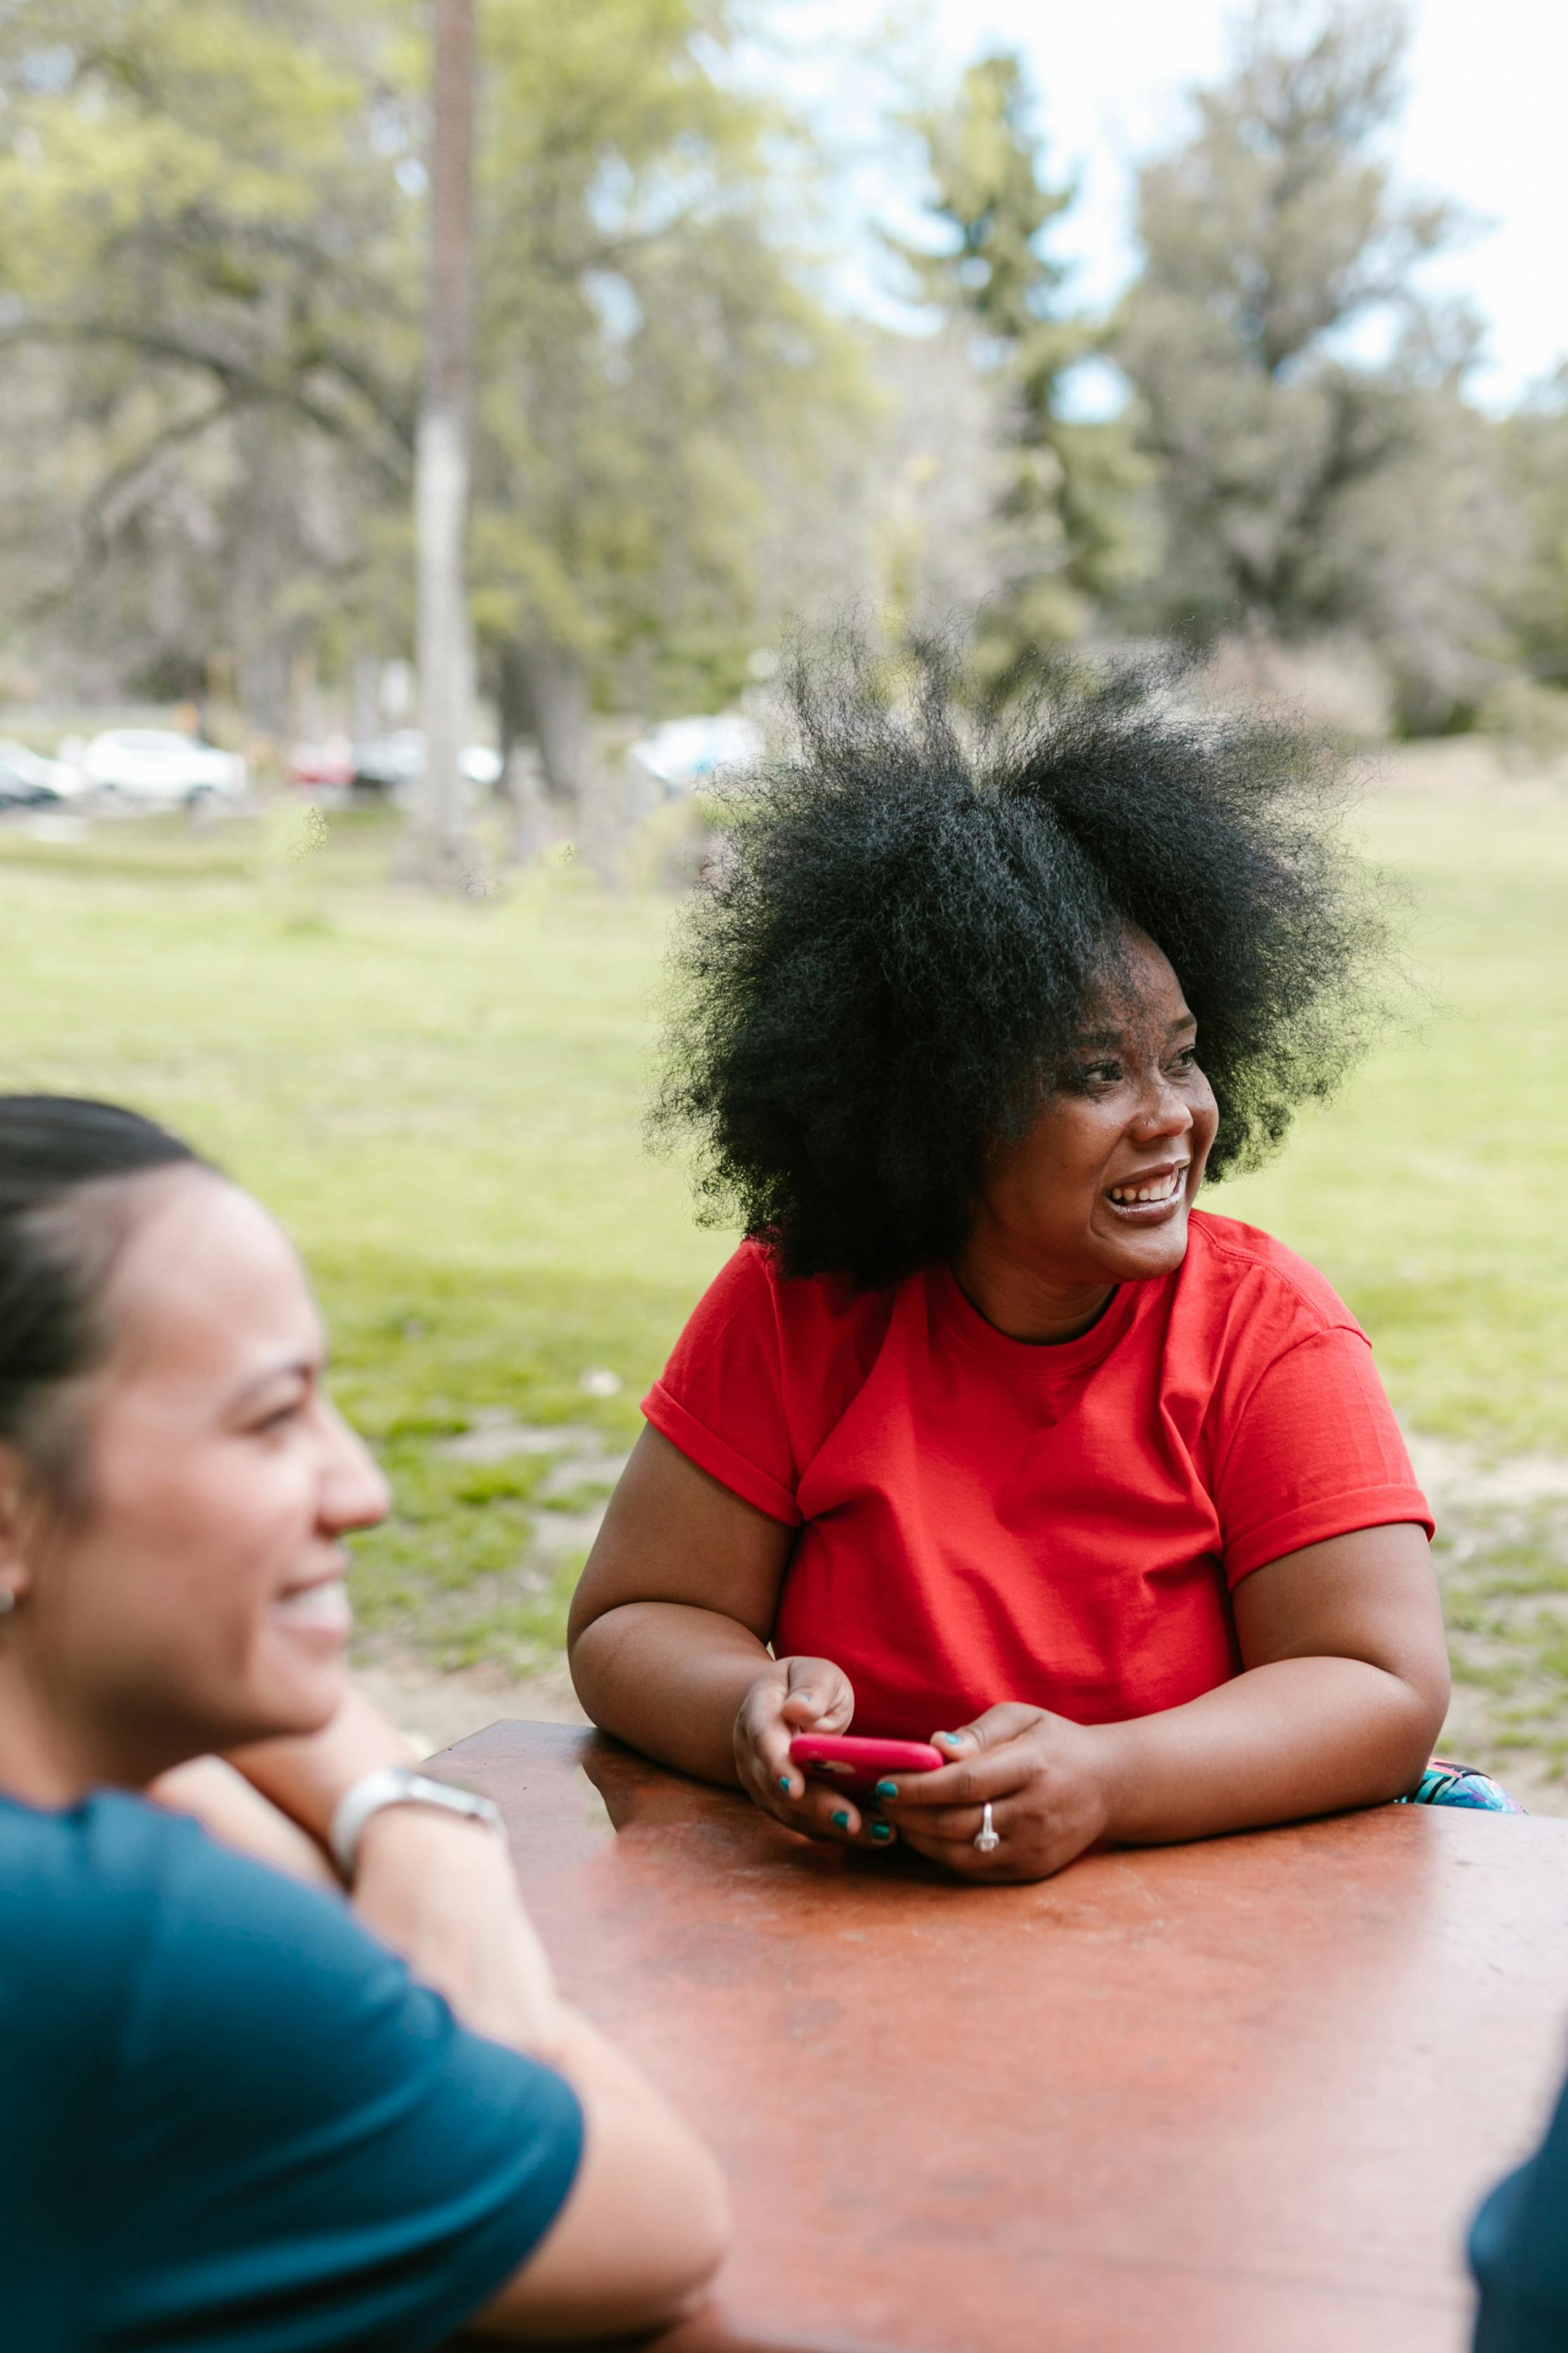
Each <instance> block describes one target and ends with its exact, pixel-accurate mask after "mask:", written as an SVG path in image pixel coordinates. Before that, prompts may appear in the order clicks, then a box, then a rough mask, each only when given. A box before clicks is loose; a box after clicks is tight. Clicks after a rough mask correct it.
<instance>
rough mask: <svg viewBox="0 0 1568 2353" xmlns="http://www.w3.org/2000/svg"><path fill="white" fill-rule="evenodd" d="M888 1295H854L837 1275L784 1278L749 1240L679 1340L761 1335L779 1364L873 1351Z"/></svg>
mask: <svg viewBox="0 0 1568 2353" xmlns="http://www.w3.org/2000/svg"><path fill="white" fill-rule="evenodd" d="M910 1280H911V1281H917V1282H918V1281H920V1280H921V1277H919V1276H915V1277H911V1278H910ZM896 1296H897V1293H896V1291H857V1290H856V1289H855V1288H854V1286H853V1285H852V1284H851V1283H850V1282H848V1281H847V1278H846V1277H844V1276H842V1275H836V1274H813V1275H790V1274H785V1273H784V1271H783V1270H782V1268H781V1267H780V1265H779V1261H778V1257H777V1254H776V1252H775V1251H774V1250H772V1249H771V1248H770V1247H769V1245H768V1244H767V1242H766V1241H764V1240H762V1239H761V1238H759V1237H758V1236H756V1235H749V1236H748V1237H747V1239H746V1240H744V1241H743V1242H742V1244H741V1246H740V1248H739V1249H738V1250H736V1251H735V1252H734V1254H733V1255H732V1257H731V1258H730V1259H729V1260H727V1261H726V1262H725V1264H724V1265H723V1266H722V1267H721V1268H720V1270H719V1272H718V1273H717V1274H716V1275H715V1276H714V1278H713V1281H712V1282H711V1283H710V1285H709V1287H708V1289H707V1291H706V1292H704V1293H703V1295H702V1297H701V1299H700V1301H699V1303H698V1304H697V1308H696V1310H695V1312H694V1313H693V1314H692V1317H691V1320H690V1322H689V1324H688V1325H687V1334H686V1335H683V1336H691V1337H694V1338H700V1341H701V1343H702V1344H703V1345H704V1346H707V1347H711V1346H712V1345H714V1344H715V1343H716V1342H718V1341H720V1340H721V1339H722V1338H723V1337H724V1336H725V1335H727V1334H731V1333H732V1334H735V1335H745V1336H748V1337H751V1338H757V1337H763V1338H765V1339H766V1340H767V1341H769V1342H771V1343H772V1344H773V1345H776V1346H777V1348H778V1351H779V1354H780V1356H782V1357H783V1358H784V1359H786V1360H794V1359H796V1358H798V1357H799V1356H801V1355H802V1354H803V1353H805V1354H806V1355H809V1356H819V1355H831V1354H833V1353H835V1352H836V1351H837V1350H838V1349H840V1348H848V1349H849V1350H851V1351H854V1350H855V1349H856V1348H857V1346H858V1345H859V1344H860V1343H862V1342H863V1341H864V1340H866V1339H867V1338H870V1339H871V1340H872V1342H873V1345H874V1343H875V1341H876V1340H877V1339H879V1338H880V1336H881V1335H882V1334H883V1333H884V1332H885V1331H886V1329H887V1326H888V1322H889V1317H890V1315H891V1314H892V1303H893V1301H894V1299H895V1298H896Z"/></svg>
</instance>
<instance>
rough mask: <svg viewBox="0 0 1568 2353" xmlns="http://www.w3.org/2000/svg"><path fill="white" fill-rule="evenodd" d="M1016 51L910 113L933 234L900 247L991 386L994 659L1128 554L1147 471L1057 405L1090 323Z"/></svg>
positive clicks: (1092, 344) (1105, 589) (1099, 589)
mask: <svg viewBox="0 0 1568 2353" xmlns="http://www.w3.org/2000/svg"><path fill="white" fill-rule="evenodd" d="M1031 111H1032V105H1031V99H1030V93H1029V90H1028V87H1027V84H1026V79H1025V76H1024V69H1023V68H1022V66H1021V64H1020V62H1019V60H1018V58H1016V56H1014V55H1012V54H1011V53H1008V52H1005V51H1004V52H998V53H997V54H995V55H993V56H990V57H986V58H982V59H981V60H980V61H979V62H978V63H977V64H975V65H973V66H971V67H970V68H969V69H967V71H966V72H965V73H964V74H963V78H962V79H961V81H960V83H959V87H958V91H957V95H956V97H955V98H954V100H953V101H952V105H951V106H950V107H948V108H946V109H945V110H940V111H931V112H928V113H926V114H924V115H923V116H921V117H919V118H917V126H916V127H917V128H918V129H919V131H920V132H921V137H922V139H923V142H924V145H925V150H926V156H927V162H928V165H929V170H930V175H931V197H930V202H929V209H930V211H931V215H932V216H933V217H934V219H935V221H936V223H937V224H938V225H939V226H940V228H941V230H942V235H943V244H942V248H941V249H940V250H939V251H937V252H935V253H930V252H926V251H923V250H918V249H916V248H911V247H910V246H909V245H907V244H906V245H903V246H901V247H900V251H901V252H902V254H903V256H904V258H905V259H906V260H907V262H908V263H909V265H910V268H911V269H913V271H914V273H915V276H916V279H917V282H918V284H919V285H920V287H921V291H922V292H923V294H924V295H925V297H926V299H927V300H928V301H931V302H932V303H934V304H937V305H939V306H940V307H941V309H942V311H943V312H945V313H946V315H947V316H948V317H949V318H951V319H953V320H955V321H958V322H967V324H968V326H969V329H970V332H971V335H972V339H973V353H974V356H975V358H976V361H977V363H978V364H979V366H980V367H981V369H982V371H983V372H984V373H985V374H987V375H990V376H991V377H992V378H993V380H994V386H995V391H996V395H997V406H998V412H999V426H1000V438H1001V443H1002V459H1001V464H1000V466H999V469H998V472H999V477H1000V479H999V482H998V488H997V494H996V498H995V502H994V563H995V566H996V575H997V593H996V595H995V596H994V598H993V600H992V602H991V605H990V606H989V607H988V613H987V621H986V639H987V642H986V645H985V647H984V649H983V658H984V659H988V660H989V662H990V663H991V665H992V666H993V667H995V666H997V665H1002V666H1005V665H1006V664H1007V663H1009V662H1010V661H1012V660H1014V659H1016V657H1017V656H1018V654H1019V653H1021V652H1022V651H1024V650H1026V648H1027V647H1028V646H1029V645H1030V644H1032V643H1038V642H1041V641H1047V642H1048V641H1051V640H1055V639H1059V638H1071V637H1074V636H1076V635H1077V634H1078V633H1079V631H1080V630H1081V629H1082V628H1083V627H1084V626H1085V623H1086V621H1087V619H1088V617H1089V613H1090V611H1091V610H1092V609H1093V607H1094V606H1095V604H1096V603H1097V602H1099V601H1100V600H1102V599H1104V598H1105V597H1107V596H1110V595H1112V594H1114V593H1115V592H1116V591H1118V590H1119V589H1121V587H1123V586H1125V584H1126V582H1127V580H1128V578H1129V576H1130V575H1131V573H1132V572H1133V571H1134V570H1135V568H1136V565H1137V563H1138V547H1137V541H1136V536H1135V534H1134V533H1133V532H1132V530H1131V529H1130V524H1131V506H1130V493H1131V491H1133V490H1134V489H1135V488H1136V486H1137V484H1138V483H1139V481H1140V480H1141V479H1142V471H1143V470H1142V468H1141V467H1140V465H1139V464H1138V462H1137V460H1136V459H1135V457H1134V456H1133V453H1132V450H1131V444H1130V440H1129V437H1128V434H1127V432H1126V429H1125V427H1123V426H1122V425H1121V424H1119V423H1082V422H1075V421H1073V420H1071V419H1070V418H1069V417H1068V416H1066V415H1065V414H1064V393H1065V390H1066V386H1067V379H1068V375H1069V372H1070V371H1071V370H1072V369H1073V368H1074V367H1075V366H1077V365H1078V364H1079V363H1080V362H1082V361H1083V360H1085V359H1087V358H1089V357H1090V356H1091V355H1093V354H1094V353H1096V352H1098V351H1099V349H1100V343H1101V336H1100V331H1099V330H1098V328H1097V327H1096V326H1095V325H1094V323H1093V322H1090V321H1089V320H1086V319H1084V318H1081V317H1079V316H1076V315H1073V314H1071V313H1069V312H1067V311H1064V309H1063V307H1062V299H1061V298H1062V290H1063V287H1064V284H1065V281H1066V278H1067V274H1068V273H1067V271H1066V269H1065V268H1064V267H1063V265H1062V264H1061V263H1059V262H1058V261H1057V260H1056V259H1053V258H1052V256H1051V255H1050V253H1049V251H1048V237H1049V231H1050V228H1051V227H1052V224H1053V223H1054V222H1056V221H1057V220H1058V219H1059V217H1060V216H1061V215H1062V214H1063V213H1064V212H1065V211H1066V210H1067V209H1068V206H1070V205H1071V203H1072V201H1073V196H1074V193H1075V192H1074V190H1073V189H1072V187H1071V186H1069V185H1058V186H1052V185H1048V184H1047V180H1046V178H1045V177H1044V173H1043V154H1044V147H1043V142H1042V140H1041V139H1040V137H1039V134H1038V133H1037V132H1036V131H1035V130H1034V128H1033V127H1032V124H1031V121H1030V115H1031Z"/></svg>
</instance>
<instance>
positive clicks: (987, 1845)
mask: <svg viewBox="0 0 1568 2353" xmlns="http://www.w3.org/2000/svg"><path fill="white" fill-rule="evenodd" d="M974 1843H975V1845H976V1846H977V1847H978V1848H979V1849H980V1852H981V1853H982V1854H994V1853H995V1852H996V1850H997V1848H998V1847H999V1846H1000V1845H1001V1843H1002V1834H1001V1832H1000V1831H998V1830H996V1829H995V1828H994V1825H993V1823H992V1820H991V1808H990V1805H989V1804H986V1805H985V1806H984V1807H983V1808H982V1809H981V1814H980V1828H979V1829H978V1830H977V1831H975V1833H974Z"/></svg>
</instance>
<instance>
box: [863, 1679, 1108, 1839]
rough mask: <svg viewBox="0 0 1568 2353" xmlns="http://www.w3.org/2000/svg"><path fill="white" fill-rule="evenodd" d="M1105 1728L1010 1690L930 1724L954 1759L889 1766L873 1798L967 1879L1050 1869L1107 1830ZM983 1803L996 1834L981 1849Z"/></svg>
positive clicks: (909, 1835) (906, 1832) (903, 1831)
mask: <svg viewBox="0 0 1568 2353" xmlns="http://www.w3.org/2000/svg"><path fill="white" fill-rule="evenodd" d="M1108 1729H1110V1727H1107V1726H1103V1725H1083V1724H1074V1723H1072V1722H1070V1721H1069V1719H1068V1717H1067V1716H1065V1715H1049V1714H1047V1711H1046V1709H1044V1708H1041V1707H1026V1706H1024V1705H1023V1704H1021V1703H1020V1702H1018V1701H1016V1700H1008V1701H1005V1703H1004V1704H1002V1705H1001V1706H1000V1707H988V1708H987V1709H986V1711H985V1713H984V1715H979V1716H976V1717H975V1719H974V1721H973V1724H966V1725H963V1726H961V1727H960V1729H959V1730H958V1731H956V1732H935V1733H933V1734H932V1735H931V1739H932V1741H933V1743H934V1745H935V1746H937V1747H939V1748H941V1749H942V1751H943V1753H944V1754H945V1755H947V1756H948V1757H952V1760H953V1761H952V1764H951V1765H944V1766H943V1767H942V1770H941V1771H940V1772H934V1773H900V1774H897V1775H895V1776H894V1777H893V1778H891V1779H890V1780H889V1781H887V1782H885V1783H879V1785H878V1792H877V1794H878V1799H879V1803H880V1804H881V1806H882V1808H883V1810H884V1811H885V1813H886V1815H887V1818H888V1820H889V1821H891V1822H896V1823H897V1824H898V1830H899V1836H900V1839H901V1840H902V1841H903V1843H904V1844H905V1845H906V1846H910V1847H912V1848H913V1849H914V1851H915V1852H916V1853H917V1854H923V1855H926V1856H929V1858H930V1859H931V1862H942V1863H945V1864H946V1865H947V1867H948V1869H949V1870H950V1871H956V1872H958V1873H961V1874H962V1875H963V1877H964V1878H965V1879H985V1880H1027V1879H1048V1878H1049V1877H1050V1875H1051V1873H1052V1872H1053V1871H1060V1870H1061V1869H1062V1867H1063V1866H1064V1864H1066V1863H1069V1862H1072V1860H1073V1858H1074V1856H1075V1855H1079V1854H1081V1853H1082V1852H1083V1851H1084V1849H1085V1847H1087V1846H1092V1845H1093V1843H1094V1841H1095V1840H1096V1839H1098V1838H1101V1837H1103V1836H1104V1834H1105V1831H1106V1827H1107V1824H1108V1822H1109V1820H1110V1779H1109V1767H1110V1752H1109V1746H1108V1743H1107V1738H1106V1735H1107V1731H1108ZM889 1791H893V1792H896V1794H893V1795H889ZM987 1803H989V1805H990V1807H991V1825H992V1828H993V1829H994V1831H995V1832H996V1835H997V1837H998V1839H999V1840H1000V1841H1001V1843H1000V1845H998V1846H995V1847H993V1848H992V1849H991V1850H990V1852H982V1850H981V1849H980V1848H979V1847H977V1846H976V1845H975V1843H974V1840H975V1834H976V1832H977V1831H979V1829H980V1826H981V1823H982V1821H983V1820H984V1814H983V1811H982V1809H983V1807H984V1805H985V1804H987Z"/></svg>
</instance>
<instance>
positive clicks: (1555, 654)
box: [1502, 362, 1568, 688]
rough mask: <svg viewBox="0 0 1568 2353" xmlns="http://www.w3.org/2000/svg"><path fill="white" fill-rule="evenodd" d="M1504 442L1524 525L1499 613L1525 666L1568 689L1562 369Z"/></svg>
mask: <svg viewBox="0 0 1568 2353" xmlns="http://www.w3.org/2000/svg"><path fill="white" fill-rule="evenodd" d="M1502 438H1503V448H1504V462H1505V465H1506V468H1507V473H1508V480H1509V482H1510V487H1511V488H1512V490H1513V491H1514V494H1515V496H1516V497H1517V498H1518V500H1519V502H1520V508H1521V517H1522V520H1523V525H1524V545H1523V547H1522V549H1521V559H1520V561H1519V563H1518V564H1517V565H1515V566H1514V567H1512V569H1511V571H1510V576H1509V579H1508V581H1507V583H1506V585H1505V587H1504V591H1503V595H1504V604H1505V610H1506V611H1507V613H1508V616H1509V619H1510V625H1511V628H1512V634H1513V639H1514V644H1515V646H1516V648H1517V650H1518V652H1519V655H1520V657H1521V659H1522V661H1523V663H1524V665H1525V667H1526V668H1527V669H1528V670H1531V672H1532V673H1533V674H1534V675H1535V676H1536V677H1537V678H1540V679H1542V680H1546V681H1550V682H1551V683H1552V685H1553V686H1556V687H1559V688H1568V362H1564V363H1563V365H1562V366H1561V367H1559V368H1558V369H1557V371H1556V372H1555V374H1554V375H1552V376H1550V377H1549V378H1548V379H1547V381H1546V382H1545V383H1544V384H1542V385H1538V386H1536V388H1535V389H1534V391H1533V392H1532V393H1531V395H1530V396H1529V398H1528V399H1526V400H1525V401H1523V402H1522V403H1521V406H1520V407H1519V408H1518V410H1517V411H1516V412H1515V414H1514V415H1513V416H1512V417H1510V418H1509V419H1508V420H1507V422H1506V424H1505V425H1504V426H1503V427H1502Z"/></svg>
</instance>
